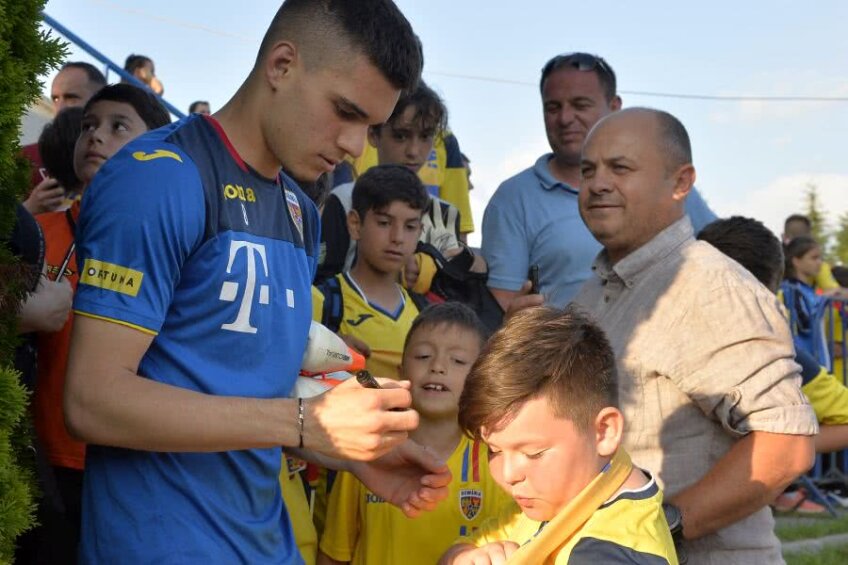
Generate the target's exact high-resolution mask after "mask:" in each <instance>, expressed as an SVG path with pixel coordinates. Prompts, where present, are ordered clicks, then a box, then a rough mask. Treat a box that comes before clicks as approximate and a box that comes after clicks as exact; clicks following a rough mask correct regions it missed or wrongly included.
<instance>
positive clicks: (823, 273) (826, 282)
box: [815, 261, 839, 291]
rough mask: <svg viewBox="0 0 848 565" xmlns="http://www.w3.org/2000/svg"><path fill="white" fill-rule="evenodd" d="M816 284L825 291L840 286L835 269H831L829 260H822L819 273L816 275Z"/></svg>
mask: <svg viewBox="0 0 848 565" xmlns="http://www.w3.org/2000/svg"><path fill="white" fill-rule="evenodd" d="M815 286H816V287H818V288H820V289H822V290H825V291H827V290H834V289H837V288H839V283H838V282H836V279H835V278H834V276H833V271H831V269H830V263H828V262H827V261H823V262H822V266H821V268H820V269H819V274H818V275H816V281H815Z"/></svg>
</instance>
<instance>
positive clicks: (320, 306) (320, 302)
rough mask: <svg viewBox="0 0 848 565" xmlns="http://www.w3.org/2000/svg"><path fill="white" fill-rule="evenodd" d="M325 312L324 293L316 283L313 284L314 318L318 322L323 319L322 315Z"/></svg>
mask: <svg viewBox="0 0 848 565" xmlns="http://www.w3.org/2000/svg"><path fill="white" fill-rule="evenodd" d="M323 313H324V295H323V294H321V291H320V290H318V289H317V288H316V287H315V285H312V319H313V320H315V321H316V322H320V321H321V315H322V314H323Z"/></svg>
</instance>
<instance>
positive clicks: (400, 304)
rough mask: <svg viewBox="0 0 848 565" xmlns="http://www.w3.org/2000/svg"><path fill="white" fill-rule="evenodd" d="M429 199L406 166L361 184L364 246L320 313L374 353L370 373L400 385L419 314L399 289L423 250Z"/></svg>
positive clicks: (374, 173) (354, 221) (352, 221)
mask: <svg viewBox="0 0 848 565" xmlns="http://www.w3.org/2000/svg"><path fill="white" fill-rule="evenodd" d="M428 203H429V196H428V195H427V190H426V189H425V188H424V185H423V184H422V183H421V181H420V180H419V179H418V177H417V176H416V175H415V173H413V172H412V171H410V170H409V169H407V168H406V167H403V166H401V165H380V166H377V167H374V168H372V169H369V170H368V171H367V172H366V173H365V174H363V175H362V176H361V177H359V179H358V180H357V181H356V185H355V186H354V189H353V196H352V209H351V210H350V212H349V213H348V229H349V231H350V236H351V238H352V239H353V240H354V241H356V261H355V262H354V264H353V267H352V268H351V269H350V270H349V271H346V272H343V273H341V274H339V275H336V276H335V277H333V278H331V279H328V280H326V281H324V282H323V283H321V284H320V285H319V286H318V290H319V291H321V294H322V298H323V300H322V301H321V304H315V305H313V310H318V311H321V312H322V318H321V320H320V321H321V323H323V324H324V325H325V326H327V327H328V328H330V329H331V330H333V331H335V332H337V333H339V334H341V335H350V336H353V337H355V338H356V339H358V340H360V341H362V342H364V343H365V345H367V346H368V349H370V354H369V356H368V361H367V364H366V368H367V369H368V370H369V371H371V373H372V374H374V375H375V376H377V377H385V378H392V379H397V378H398V377H399V376H400V375H399V374H398V368H399V367H400V362H401V356H402V354H403V343H404V339H405V338H406V333H407V332H408V331H409V328H410V326H412V321H413V320H414V319H415V317H416V316H417V315H418V308H417V307H416V305H415V304H414V303H413V300H412V298H411V297H410V295H409V294H408V293H407V292H406V290H405V289H404V288H403V287H402V286H401V285H400V284H398V281H399V280H400V274H401V271H402V270H403V267H404V265H406V263H407V261H408V260H409V258H410V257H412V255H413V253H415V247H416V245H417V244H418V236H419V234H420V233H421V215H422V214H423V213H424V210H425V208H426V207H427V204H428Z"/></svg>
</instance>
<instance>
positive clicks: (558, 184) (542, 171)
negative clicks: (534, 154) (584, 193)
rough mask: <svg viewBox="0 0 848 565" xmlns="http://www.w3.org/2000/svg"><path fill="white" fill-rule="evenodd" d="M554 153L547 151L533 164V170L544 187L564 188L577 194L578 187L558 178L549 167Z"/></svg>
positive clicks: (546, 188) (548, 188)
mask: <svg viewBox="0 0 848 565" xmlns="http://www.w3.org/2000/svg"><path fill="white" fill-rule="evenodd" d="M553 157H554V154H553V153H545V154H544V155H542V156H541V157H539V158H538V159H537V160H536V164H535V165H533V172H534V173H535V174H536V178H537V179H539V184H541V185H542V188H544V189H545V190H553V189H555V188H561V189H562V190H566V191H568V192H571V193H572V194H577V189H576V188H574V187H572V186H571V185H569V184H567V183H564V182H562V181H561V180H557V179H556V178H554V176H553V175H552V174H551V169H550V168H549V167H548V162H549V161H550V160H551V159H553Z"/></svg>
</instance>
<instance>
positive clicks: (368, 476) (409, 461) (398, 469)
mask: <svg viewBox="0 0 848 565" xmlns="http://www.w3.org/2000/svg"><path fill="white" fill-rule="evenodd" d="M351 471H352V472H353V473H354V474H355V475H356V477H357V478H358V479H359V480H360V481H362V483H363V484H364V485H365V486H366V487H368V489H369V490H371V492H373V493H374V494H376V495H378V496H381V497H383V498H384V499H386V500H387V501H389V502H390V503H392V504H394V505H395V506H397V507H398V508H400V509H401V511H402V512H403V513H404V514H405V515H406V516H407V517H408V518H415V517H416V516H418V515H419V514H420V513H421V512H427V511H430V510H433V509H434V508H435V507H436V506H437V505H438V504H439V503H440V502H441V501H442V500H444V499H445V498H446V497H447V495H448V484H449V483H450V481H451V473H450V469H448V466H447V465H445V463H444V461H442V460H440V459H439V458H438V457H436V456H435V455H433V454H432V453H431V452H430V451H429V450H427V449H426V448H425V447H422V446H421V445H419V444H417V443H415V442H414V441H412V440H408V441H405V442H404V443H402V444H400V445H399V446H398V447H396V448H395V449H393V450H392V451H390V452H389V453H387V454H386V455H384V456H382V457H380V458H379V459H376V460H375V461H371V462H369V463H354V464H353V465H352V466H351Z"/></svg>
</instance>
